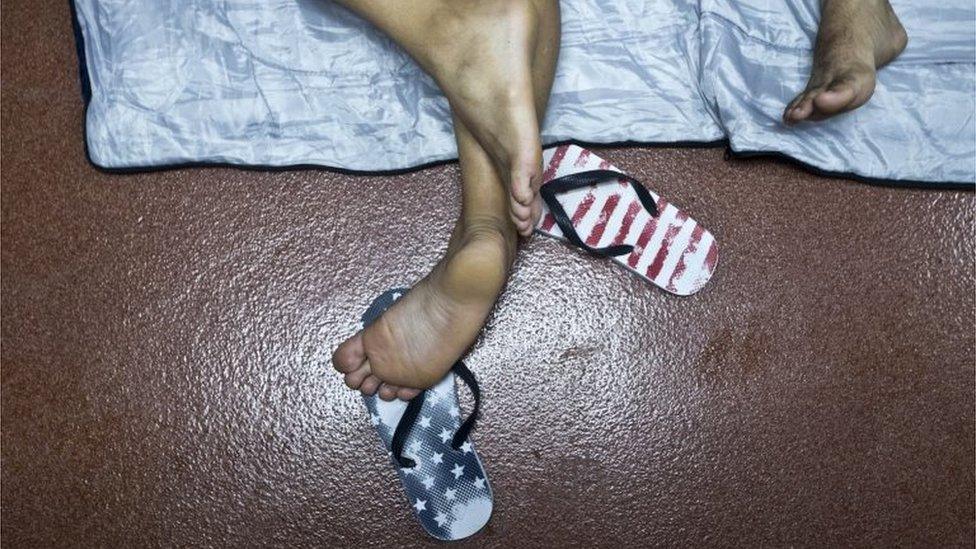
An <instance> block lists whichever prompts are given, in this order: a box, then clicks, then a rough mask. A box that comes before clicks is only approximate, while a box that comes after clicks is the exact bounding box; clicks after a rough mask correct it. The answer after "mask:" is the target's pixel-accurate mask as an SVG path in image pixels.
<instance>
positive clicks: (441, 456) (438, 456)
mask: <svg viewBox="0 0 976 549" xmlns="http://www.w3.org/2000/svg"><path fill="white" fill-rule="evenodd" d="M430 460H431V461H433V462H434V463H437V464H438V465H439V464H441V463H444V454H442V453H440V452H434V455H433V456H431V457H430Z"/></svg>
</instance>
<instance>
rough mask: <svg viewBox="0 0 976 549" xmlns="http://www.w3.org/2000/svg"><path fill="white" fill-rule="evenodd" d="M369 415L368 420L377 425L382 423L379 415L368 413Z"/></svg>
mask: <svg viewBox="0 0 976 549" xmlns="http://www.w3.org/2000/svg"><path fill="white" fill-rule="evenodd" d="M369 416H370V417H369V420H370V421H372V422H373V425H379V424H380V423H383V419H382V418H380V416H378V415H376V414H370V415H369Z"/></svg>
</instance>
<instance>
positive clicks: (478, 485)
mask: <svg viewBox="0 0 976 549" xmlns="http://www.w3.org/2000/svg"><path fill="white" fill-rule="evenodd" d="M474 487H475V488H484V487H485V479H483V478H481V477H477V478H475V479H474Z"/></svg>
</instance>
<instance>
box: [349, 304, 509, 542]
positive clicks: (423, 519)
mask: <svg viewBox="0 0 976 549" xmlns="http://www.w3.org/2000/svg"><path fill="white" fill-rule="evenodd" d="M405 293H407V290H405V289H396V290H389V291H387V292H385V293H383V294H382V295H380V296H379V297H377V298H376V299H375V300H374V301H373V304H372V305H370V306H369V309H367V311H366V313H365V314H364V315H363V319H362V320H363V326H368V325H369V324H371V323H372V322H373V321H374V320H376V319H377V318H379V317H380V315H381V314H383V311H385V310H387V309H388V308H390V306H391V305H393V303H394V302H396V300H397V299H399V297H400V296H401V295H403V294H405ZM455 377H459V378H461V380H462V381H464V383H465V384H466V385H467V386H468V388H469V389H470V390H471V393H472V394H473V395H474V409H473V410H472V412H471V414H470V415H469V416H468V418H467V419H465V420H464V421H463V422H462V421H461V419H460V409H459V407H458V398H457V392H456V389H455V386H454V378H455ZM363 400H365V402H366V408H367V410H369V415H370V419H371V420H372V423H373V425H374V426H375V427H376V432H377V433H378V434H379V436H380V440H381V441H382V442H383V446H384V447H385V448H386V450H387V452H388V454H389V456H390V459H391V461H392V462H393V466H394V467H395V468H396V470H397V473H398V474H399V475H400V482H401V483H402V484H403V489H404V491H405V492H406V493H407V499H408V500H409V502H410V505H411V507H413V512H414V515H415V516H416V517H417V520H418V521H419V522H420V525H421V526H423V528H424V530H426V531H427V533H428V534H430V535H431V536H433V537H435V538H437V539H440V540H446V541H450V540H457V539H462V538H466V537H468V536H471V535H473V534H474V533H476V532H477V531H478V530H480V529H481V528H482V527H483V526H484V525H485V524H486V523H487V522H488V519H489V518H491V510H492V493H491V485H490V484H488V475H486V474H485V469H484V467H483V466H482V465H481V460H480V459H479V458H478V454H477V452H475V449H474V445H473V444H472V443H471V441H470V440H468V434H469V433H470V432H471V429H472V428H473V427H474V422H475V420H476V419H477V416H478V408H479V404H480V400H481V394H480V391H479V389H478V383H477V381H476V380H475V378H474V375H473V374H472V373H471V371H470V370H468V368H467V367H465V365H464V364H463V363H462V362H461V361H458V362H457V363H456V364H455V365H454V367H453V368H452V369H451V371H450V372H448V374H447V375H446V376H445V377H444V379H442V380H441V381H440V382H439V383H438V384H437V385H435V386H433V387H431V388H430V389H427V390H426V391H424V392H422V393H420V395H418V396H417V397H416V398H414V399H413V400H411V401H410V402H404V401H402V400H393V401H390V402H387V401H384V400H382V399H380V398H379V397H377V396H372V397H363Z"/></svg>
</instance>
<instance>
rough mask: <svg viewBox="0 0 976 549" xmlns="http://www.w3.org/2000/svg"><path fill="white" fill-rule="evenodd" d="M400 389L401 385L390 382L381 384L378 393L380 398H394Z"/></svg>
mask: <svg viewBox="0 0 976 549" xmlns="http://www.w3.org/2000/svg"><path fill="white" fill-rule="evenodd" d="M399 390H400V387H398V386H396V385H390V384H389V383H384V384H382V385H380V388H379V391H378V392H377V393H376V394H378V395H379V396H380V398H381V399H383V400H393V399H395V398H396V396H397V391H399Z"/></svg>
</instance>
